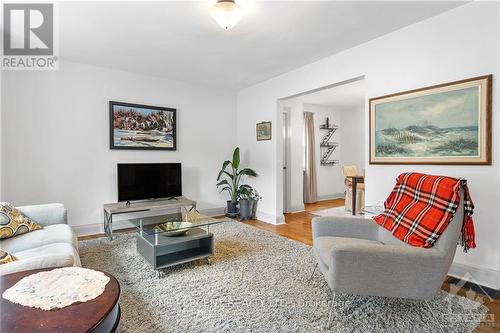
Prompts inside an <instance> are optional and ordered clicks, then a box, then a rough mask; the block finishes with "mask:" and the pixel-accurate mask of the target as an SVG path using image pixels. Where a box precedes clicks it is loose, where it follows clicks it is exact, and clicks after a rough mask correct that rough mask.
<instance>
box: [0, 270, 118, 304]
mask: <svg viewBox="0 0 500 333" xmlns="http://www.w3.org/2000/svg"><path fill="white" fill-rule="evenodd" d="M108 282H109V277H108V276H106V275H105V274H104V273H102V272H98V271H94V270H92V269H88V268H82V267H64V268H56V269H53V270H51V271H46V272H39V273H35V274H32V275H29V276H26V277H24V278H22V279H21V280H19V281H18V282H17V283H16V284H15V285H13V286H12V287H10V288H9V289H7V290H6V291H4V293H3V295H2V297H3V298H5V299H7V300H9V301H11V302H13V303H16V304H20V305H24V306H29V307H32V308H39V309H42V310H51V309H55V308H64V307H66V306H68V305H71V304H73V303H77V302H86V301H89V300H91V299H94V298H96V297H97V296H99V295H101V294H102V293H103V292H104V288H105V287H106V284H107V283H108Z"/></svg>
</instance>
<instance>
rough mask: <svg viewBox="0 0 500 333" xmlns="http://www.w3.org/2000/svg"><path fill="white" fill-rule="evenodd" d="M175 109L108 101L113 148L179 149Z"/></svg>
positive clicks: (111, 147) (111, 145)
mask: <svg viewBox="0 0 500 333" xmlns="http://www.w3.org/2000/svg"><path fill="white" fill-rule="evenodd" d="M175 113H176V110H175V109H171V108H164V107H159V106H149V105H139V104H130V103H122V102H113V101H110V102H109V114H110V149H145V150H176V148H177V142H176V117H175Z"/></svg>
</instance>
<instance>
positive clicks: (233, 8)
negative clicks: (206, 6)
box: [210, 0, 243, 30]
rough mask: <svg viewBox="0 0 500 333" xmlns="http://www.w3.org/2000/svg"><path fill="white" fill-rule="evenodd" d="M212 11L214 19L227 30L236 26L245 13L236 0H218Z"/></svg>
mask: <svg viewBox="0 0 500 333" xmlns="http://www.w3.org/2000/svg"><path fill="white" fill-rule="evenodd" d="M210 11H211V14H212V17H213V18H214V20H215V21H216V22H217V23H218V24H219V25H220V26H221V27H222V28H224V29H226V30H228V29H231V28H232V27H234V26H235V25H236V23H238V21H239V20H240V19H241V17H242V14H243V13H242V9H241V7H240V6H239V5H238V4H237V3H236V2H235V1H234V0H217V2H216V3H215V4H214V5H213V6H212V8H211V10H210Z"/></svg>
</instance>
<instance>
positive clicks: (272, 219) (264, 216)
mask: <svg viewBox="0 0 500 333" xmlns="http://www.w3.org/2000/svg"><path fill="white" fill-rule="evenodd" d="M257 220H259V221H262V222H266V223H269V224H273V225H280V224H284V223H285V217H284V216H283V215H281V216H276V215H272V214H268V213H264V212H261V211H257Z"/></svg>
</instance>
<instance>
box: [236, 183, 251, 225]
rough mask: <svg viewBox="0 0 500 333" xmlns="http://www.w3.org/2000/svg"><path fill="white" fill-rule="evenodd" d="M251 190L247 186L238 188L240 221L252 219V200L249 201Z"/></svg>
mask: <svg viewBox="0 0 500 333" xmlns="http://www.w3.org/2000/svg"><path fill="white" fill-rule="evenodd" d="M252 192H253V188H252V187H251V186H249V185H242V186H241V188H240V200H239V203H240V219H241V220H248V219H250V218H252V206H253V200H252V199H251V196H252Z"/></svg>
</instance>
